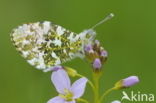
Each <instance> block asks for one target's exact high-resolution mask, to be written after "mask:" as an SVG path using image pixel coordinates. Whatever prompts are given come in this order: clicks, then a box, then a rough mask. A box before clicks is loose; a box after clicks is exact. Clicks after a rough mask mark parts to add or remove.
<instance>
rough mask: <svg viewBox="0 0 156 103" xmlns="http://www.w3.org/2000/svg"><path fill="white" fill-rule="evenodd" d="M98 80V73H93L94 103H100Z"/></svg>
mask: <svg viewBox="0 0 156 103" xmlns="http://www.w3.org/2000/svg"><path fill="white" fill-rule="evenodd" d="M99 79H100V75H99V74H98V73H93V80H94V85H95V88H94V103H100V101H99Z"/></svg>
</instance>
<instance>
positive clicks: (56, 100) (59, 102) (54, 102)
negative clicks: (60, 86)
mask: <svg viewBox="0 0 156 103" xmlns="http://www.w3.org/2000/svg"><path fill="white" fill-rule="evenodd" d="M47 103H65V100H64V99H63V98H61V97H59V96H57V97H54V98H52V99H50V100H49V101H48V102H47Z"/></svg>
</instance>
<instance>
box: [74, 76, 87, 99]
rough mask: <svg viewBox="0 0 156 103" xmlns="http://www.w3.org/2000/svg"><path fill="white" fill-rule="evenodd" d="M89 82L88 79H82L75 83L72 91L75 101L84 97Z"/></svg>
mask: <svg viewBox="0 0 156 103" xmlns="http://www.w3.org/2000/svg"><path fill="white" fill-rule="evenodd" d="M87 81H88V80H87V78H80V79H79V80H77V81H75V82H74V83H73V85H72V87H71V91H72V93H73V94H74V97H73V98H74V99H76V98H79V97H81V96H82V95H83V93H84V90H85V87H86V83H87Z"/></svg>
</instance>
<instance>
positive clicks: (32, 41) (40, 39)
mask: <svg viewBox="0 0 156 103" xmlns="http://www.w3.org/2000/svg"><path fill="white" fill-rule="evenodd" d="M11 40H12V41H13V44H14V45H15V47H16V49H17V50H18V51H19V52H20V53H21V55H22V56H23V57H24V58H25V59H26V60H27V61H28V63H30V64H31V65H33V66H35V67H36V68H38V69H43V70H45V69H47V68H49V67H52V66H55V65H59V64H61V63H64V62H66V61H67V60H70V59H72V58H74V57H75V56H77V54H79V51H81V49H82V43H83V41H82V38H81V37H80V35H77V34H76V33H74V32H71V31H69V30H66V29H65V28H63V27H61V26H59V25H55V24H53V23H51V22H48V21H45V22H36V23H29V24H23V25H22V26H19V27H18V28H16V29H14V30H13V32H12V33H11Z"/></svg>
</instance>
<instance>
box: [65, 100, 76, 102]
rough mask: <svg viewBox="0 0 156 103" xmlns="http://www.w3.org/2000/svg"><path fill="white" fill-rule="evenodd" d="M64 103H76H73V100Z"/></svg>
mask: <svg viewBox="0 0 156 103" xmlns="http://www.w3.org/2000/svg"><path fill="white" fill-rule="evenodd" d="M65 103H76V102H75V100H73V101H68V102H67V101H65Z"/></svg>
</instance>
